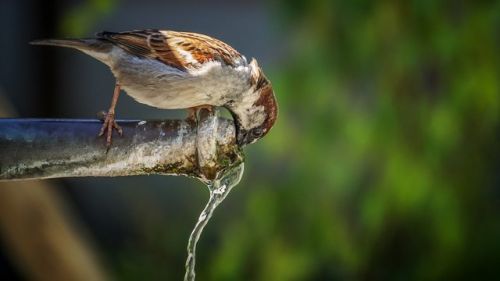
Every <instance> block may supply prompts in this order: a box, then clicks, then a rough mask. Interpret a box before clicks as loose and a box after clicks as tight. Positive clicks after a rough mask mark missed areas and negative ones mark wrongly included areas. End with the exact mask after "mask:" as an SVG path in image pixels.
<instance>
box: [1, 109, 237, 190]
mask: <svg viewBox="0 0 500 281" xmlns="http://www.w3.org/2000/svg"><path fill="white" fill-rule="evenodd" d="M199 119H200V120H199V121H198V122H188V121H185V120H164V121H138V120H136V121H132V120H119V121H118V124H119V125H120V126H122V128H123V136H122V137H120V136H118V135H115V136H114V138H113V144H112V146H111V148H110V149H109V151H108V152H106V145H105V140H104V138H102V137H98V136H97V132H98V131H99V128H100V127H101V124H102V123H101V122H100V121H99V120H73V119H0V180H16V179H44V178H60V177H86V176H128V175H146V174H161V175H186V176H190V177H195V178H198V179H200V180H202V181H203V182H209V181H211V180H213V179H214V178H216V177H217V175H218V174H219V173H221V172H224V171H225V170H227V169H228V168H230V167H233V166H234V165H237V164H239V163H241V161H243V154H242V152H241V149H240V148H239V147H238V145H237V144H236V141H235V128H234V124H233V122H232V121H231V120H227V119H224V118H220V117H216V116H215V115H214V114H213V113H210V112H202V113H200V118H199Z"/></svg>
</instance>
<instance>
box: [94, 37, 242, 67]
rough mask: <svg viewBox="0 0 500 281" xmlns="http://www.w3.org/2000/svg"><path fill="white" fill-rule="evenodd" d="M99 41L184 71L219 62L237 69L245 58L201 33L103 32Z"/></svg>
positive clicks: (229, 47) (222, 43)
mask: <svg viewBox="0 0 500 281" xmlns="http://www.w3.org/2000/svg"><path fill="white" fill-rule="evenodd" d="M97 37H98V38H100V39H104V40H107V41H109V42H111V43H113V44H115V45H117V46H119V47H121V48H122V49H124V50H125V51H127V52H129V53H130V54H133V55H137V56H142V57H148V58H152V59H156V60H159V61H161V62H163V63H165V64H167V65H170V66H172V67H175V68H178V69H181V70H185V69H186V68H188V67H192V68H198V67H200V66H201V64H203V63H205V62H208V61H219V62H221V63H224V64H226V65H232V66H234V64H235V61H237V60H240V59H242V58H243V57H242V55H241V54H240V53H238V52H237V51H236V50H234V49H233V48H232V47H231V46H229V45H227V44H225V43H224V42H221V41H219V40H217V39H214V38H212V37H209V36H206V35H202V34H197V33H190V32H176V31H161V30H156V29H146V30H135V31H126V32H119V33H115V32H101V33H99V34H97ZM182 51H186V52H189V53H190V54H191V56H192V58H193V59H194V60H195V61H196V62H195V63H193V62H192V61H188V60H187V59H186V58H185V57H184V56H183V55H182V54H181V52H182Z"/></svg>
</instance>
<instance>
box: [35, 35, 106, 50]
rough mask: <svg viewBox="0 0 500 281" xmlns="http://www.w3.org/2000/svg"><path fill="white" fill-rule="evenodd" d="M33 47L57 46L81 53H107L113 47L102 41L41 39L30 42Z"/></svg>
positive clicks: (91, 39)
mask: <svg viewBox="0 0 500 281" xmlns="http://www.w3.org/2000/svg"><path fill="white" fill-rule="evenodd" d="M30 44H31V45H45V46H57V47H66V48H73V49H78V50H81V51H92V52H107V51H109V49H110V47H111V45H110V43H109V42H106V41H103V40H100V39H94V38H89V39H41V40H34V41H31V42H30Z"/></svg>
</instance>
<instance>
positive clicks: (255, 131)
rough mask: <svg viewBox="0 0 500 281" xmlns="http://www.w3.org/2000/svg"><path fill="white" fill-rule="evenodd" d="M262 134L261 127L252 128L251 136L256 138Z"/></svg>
mask: <svg viewBox="0 0 500 281" xmlns="http://www.w3.org/2000/svg"><path fill="white" fill-rule="evenodd" d="M260 136H262V129H261V128H255V129H253V130H252V137H254V138H258V137H260Z"/></svg>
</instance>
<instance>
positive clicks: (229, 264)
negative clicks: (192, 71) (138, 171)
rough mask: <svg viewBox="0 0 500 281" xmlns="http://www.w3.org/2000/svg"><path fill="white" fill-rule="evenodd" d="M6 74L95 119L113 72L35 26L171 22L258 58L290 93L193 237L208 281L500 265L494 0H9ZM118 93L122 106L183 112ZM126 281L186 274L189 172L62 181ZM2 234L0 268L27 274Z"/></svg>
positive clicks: (445, 272) (73, 29)
mask: <svg viewBox="0 0 500 281" xmlns="http://www.w3.org/2000/svg"><path fill="white" fill-rule="evenodd" d="M0 23H1V26H2V27H3V28H2V31H1V34H2V35H1V36H0V50H1V52H0V62H1V64H0V89H1V91H2V92H3V93H4V95H5V96H6V97H7V98H8V99H9V100H10V101H11V102H12V104H13V106H14V107H15V108H16V110H17V112H18V114H19V116H22V117H67V118H95V116H96V113H97V112H98V111H100V110H105V109H107V108H108V106H109V102H110V100H111V95H112V91H113V87H114V79H113V76H112V75H111V73H110V71H109V70H108V69H107V68H106V67H105V66H104V65H102V64H101V63H99V62H97V61H95V60H93V59H91V58H90V57H87V56H85V55H83V54H81V53H78V52H76V51H74V50H67V49H57V48H50V47H38V46H36V47H35V46H30V45H28V42H29V41H31V40H33V39H37V38H50V37H72V36H74V37H85V36H91V35H92V34H93V33H95V32H98V31H101V30H111V31H121V30H130V29H143V28H163V29H171V30H180V31H193V32H199V33H204V34H208V35H211V36H214V37H216V38H219V39H221V40H223V41H225V42H227V43H228V44H230V45H231V46H233V47H235V48H236V49H237V50H239V51H240V52H241V53H243V54H244V55H246V56H247V57H248V58H250V57H256V58H257V59H258V61H259V64H260V65H261V66H262V67H263V68H264V70H265V71H266V73H267V75H268V77H269V78H270V80H271V81H272V83H273V86H274V88H275V92H276V94H277V99H278V102H279V105H280V111H279V119H278V122H277V125H276V126H275V128H274V129H273V130H272V131H271V133H270V134H269V135H268V136H266V138H264V139H263V140H261V141H260V142H258V143H256V144H254V145H252V146H250V147H248V148H247V149H246V155H247V160H246V173H245V175H244V177H243V180H242V182H241V183H240V184H239V185H238V186H237V187H236V188H235V189H234V190H233V193H232V194H230V196H229V197H228V199H227V201H225V202H224V203H223V204H222V205H221V206H220V207H219V209H218V210H217V211H216V214H215V217H214V218H213V220H212V221H211V222H210V224H209V225H208V227H207V229H206V232H205V233H204V235H203V236H202V238H201V242H200V244H199V247H198V252H199V260H198V263H197V272H198V277H199V279H200V280H443V279H444V280H459V279H465V280H471V279H473V280H477V279H483V280H484V279H488V278H493V277H496V276H498V275H499V274H500V269H499V268H498V262H499V261H500V243H499V238H500V216H499V215H500V212H499V208H500V176H499V168H500V161H499V159H500V158H499V156H500V154H499V147H500V146H499V140H500V138H499V137H500V126H499V124H500V95H499V90H500V79H499V78H500V66H499V65H500V52H499V50H500V2H499V1H475V2H473V1H416V0H415V1H395V0H387V1H364V0H356V1H321V0H318V1H298V0H293V1H285V0H274V1H242V0H237V1H222V0H216V1H210V2H201V1H194V0H189V1H153V0H143V1H131V0H130V1H125V0H124V1H118V0H115V1H113V0H87V1H28V0H24V1H14V0H3V1H2V2H1V3H0ZM184 114H185V113H184V112H182V111H165V110H158V109H154V108H149V107H147V106H145V105H141V104H138V103H136V102H134V101H133V100H132V99H131V98H130V97H128V96H126V95H122V96H121V98H120V100H119V102H118V106H117V115H118V118H133V119H138V118H140V119H142V118H144V119H146V118H173V117H176V118H182V117H183V116H184ZM51 182H53V183H54V184H55V185H59V186H60V187H59V188H57V190H58V192H60V193H62V194H63V196H64V198H65V199H66V200H68V202H69V203H68V205H69V206H70V208H71V209H73V211H74V212H75V214H76V215H75V216H74V219H75V220H78V221H80V223H81V224H82V225H83V226H84V227H85V228H86V229H87V231H88V232H89V239H90V240H91V241H93V242H92V243H93V245H94V246H95V249H97V252H98V254H99V256H100V257H101V259H102V263H103V265H104V267H105V268H106V270H107V271H109V272H110V276H112V277H113V278H114V279H116V280H160V279H161V280H181V279H182V276H183V274H184V260H185V256H186V253H185V247H186V244H187V238H188V235H189V233H190V231H191V227H192V226H193V224H194V223H195V221H196V219H197V216H198V213H199V211H200V210H201V209H202V207H203V204H204V203H205V200H206V199H207V191H206V190H205V188H204V187H203V185H202V184H201V183H199V182H197V181H195V180H192V179H187V178H176V177H160V176H147V177H146V176H144V177H126V178H98V179H91V178H81V179H64V180H58V181H51ZM5 243H6V242H0V253H1V254H0V279H2V280H3V279H5V280H24V278H27V277H26V274H25V273H24V272H23V270H22V267H19V266H18V265H17V264H16V265H14V264H15V263H14V262H12V258H11V257H10V255H9V251H6V250H3V251H2V249H4V248H5Z"/></svg>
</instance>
